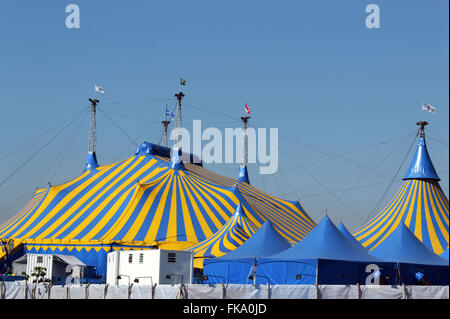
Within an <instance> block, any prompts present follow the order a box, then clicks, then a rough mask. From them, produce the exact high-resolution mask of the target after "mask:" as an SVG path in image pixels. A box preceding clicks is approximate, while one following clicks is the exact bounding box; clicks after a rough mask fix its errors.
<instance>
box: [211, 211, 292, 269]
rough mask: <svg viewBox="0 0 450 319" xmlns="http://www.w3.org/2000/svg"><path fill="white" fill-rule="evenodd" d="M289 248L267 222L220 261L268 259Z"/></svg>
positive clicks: (284, 240)
mask: <svg viewBox="0 0 450 319" xmlns="http://www.w3.org/2000/svg"><path fill="white" fill-rule="evenodd" d="M288 248H291V245H289V243H288V242H287V241H286V239H284V238H283V237H282V236H281V235H280V234H279V233H278V232H277V231H276V230H275V229H274V228H273V226H272V223H271V222H270V221H268V220H267V221H265V222H264V224H263V225H262V226H261V228H260V229H258V230H257V231H256V232H255V233H254V234H253V235H252V237H250V238H249V239H248V240H247V241H246V242H245V243H243V244H242V245H241V246H240V247H238V248H237V249H236V250H234V251H232V252H230V253H228V254H226V255H224V256H222V257H219V258H218V259H221V260H230V259H242V258H259V257H267V256H270V255H273V254H276V253H279V252H281V251H283V250H286V249H288Z"/></svg>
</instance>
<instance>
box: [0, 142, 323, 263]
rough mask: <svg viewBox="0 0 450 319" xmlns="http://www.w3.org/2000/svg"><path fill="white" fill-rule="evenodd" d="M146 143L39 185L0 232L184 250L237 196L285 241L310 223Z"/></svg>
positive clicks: (296, 209)
mask: <svg viewBox="0 0 450 319" xmlns="http://www.w3.org/2000/svg"><path fill="white" fill-rule="evenodd" d="M149 145H152V144H150V143H144V144H142V145H141V147H140V148H139V149H138V151H137V152H136V155H135V156H133V157H130V158H128V159H126V160H123V161H120V162H118V163H114V164H111V165H106V166H99V167H97V168H95V169H91V170H86V171H85V172H83V173H82V174H81V175H80V176H78V177H76V178H74V179H72V180H70V181H68V182H66V183H64V184H61V185H54V186H51V187H50V188H48V189H45V190H43V191H40V193H39V194H37V195H36V197H35V198H34V199H33V200H32V203H30V205H29V206H28V207H27V209H26V210H25V211H22V212H21V213H20V214H17V215H16V216H14V218H13V219H11V220H10V221H9V222H8V223H7V224H6V225H4V226H3V227H1V228H0V238H12V239H14V242H15V243H16V245H19V244H21V243H26V244H59V245H61V244H62V245H74V244H75V245H76V244H79V245H99V244H100V245H109V244H113V243H114V244H123V245H132V246H135V245H141V246H151V245H159V246H160V247H161V248H167V249H184V248H186V247H189V246H192V245H194V244H196V243H198V242H201V241H203V240H205V239H206V238H209V237H210V236H211V235H213V234H215V233H216V232H217V231H218V230H219V229H222V227H223V226H224V225H225V224H226V223H227V222H228V221H229V219H230V217H231V216H232V215H233V213H234V212H235V211H236V208H237V207H238V205H239V204H240V203H242V206H243V207H244V208H243V209H244V210H245V212H246V214H247V218H248V219H249V220H250V221H251V222H252V224H253V225H254V226H255V227H260V226H261V225H262V224H263V222H264V221H265V220H267V219H269V220H270V221H271V222H272V224H273V225H274V227H275V228H276V229H277V231H278V232H279V233H280V234H281V235H282V236H283V237H284V238H286V240H288V241H289V242H298V241H299V240H301V239H302V238H303V237H304V236H305V235H306V234H307V233H308V232H309V231H310V230H311V229H312V228H314V226H315V223H314V221H313V220H312V219H311V218H310V217H309V216H308V215H307V213H306V212H305V210H304V209H303V208H302V207H301V205H300V203H298V202H295V201H285V200H281V199H278V198H275V197H273V196H270V195H267V194H265V193H263V192H261V191H259V190H258V189H256V188H254V187H253V186H250V185H248V184H245V183H244V184H241V183H239V184H236V182H237V181H236V179H231V178H226V177H222V176H220V175H217V174H214V173H211V172H209V171H208V170H206V169H205V168H203V167H202V166H201V165H196V164H187V163H186V164H184V165H183V163H178V164H175V165H174V164H173V163H171V160H170V158H169V157H168V154H167V152H166V150H161V151H158V147H155V146H153V147H149ZM0 254H1V253H0ZM0 257H2V256H1V255H0Z"/></svg>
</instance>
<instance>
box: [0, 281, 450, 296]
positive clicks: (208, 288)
mask: <svg viewBox="0 0 450 319" xmlns="http://www.w3.org/2000/svg"><path fill="white" fill-rule="evenodd" d="M0 291H1V294H0V298H2V299H152V298H153V299H177V298H178V299H182V298H184V299H316V298H318V299H358V298H360V299H449V287H448V286H376V285H368V286H360V287H359V286H352V285H349V286H344V285H319V286H314V285H276V286H270V287H268V286H266V285H257V286H253V285H231V284H229V285H220V284H216V285H156V286H155V287H154V289H153V291H152V287H151V286H149V285H148V286H144V285H131V286H112V285H70V286H48V285H46V284H39V285H38V286H36V285H35V284H31V283H29V284H28V287H26V285H25V283H24V282H0ZM49 293H50V298H49Z"/></svg>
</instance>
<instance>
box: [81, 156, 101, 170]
mask: <svg viewBox="0 0 450 319" xmlns="http://www.w3.org/2000/svg"><path fill="white" fill-rule="evenodd" d="M97 167H99V165H98V162H97V155H95V152H89V153H88V157H87V159H86V165H85V166H84V170H85V171H89V170H92V169H96V168H97Z"/></svg>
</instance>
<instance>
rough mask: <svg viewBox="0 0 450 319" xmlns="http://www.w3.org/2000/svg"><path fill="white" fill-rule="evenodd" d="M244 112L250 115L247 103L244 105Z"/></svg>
mask: <svg viewBox="0 0 450 319" xmlns="http://www.w3.org/2000/svg"><path fill="white" fill-rule="evenodd" d="M245 112H247V114H250V108H249V107H248V105H247V103H245Z"/></svg>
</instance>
